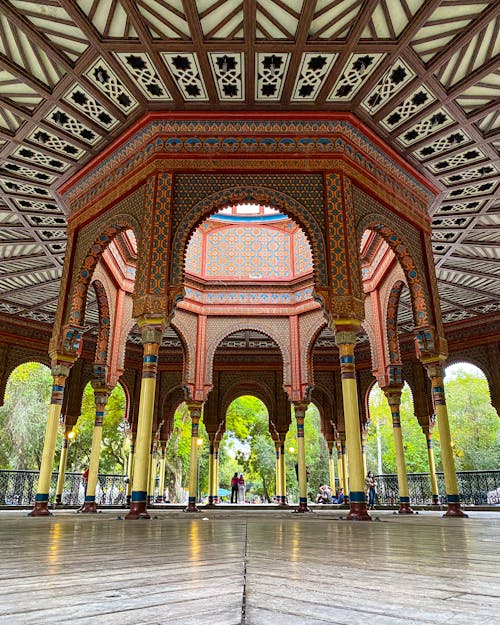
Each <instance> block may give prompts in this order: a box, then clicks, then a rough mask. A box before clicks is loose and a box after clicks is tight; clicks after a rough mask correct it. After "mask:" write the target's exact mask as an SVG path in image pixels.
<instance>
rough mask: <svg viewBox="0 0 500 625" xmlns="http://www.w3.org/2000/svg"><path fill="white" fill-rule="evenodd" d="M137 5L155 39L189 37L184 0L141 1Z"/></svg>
mask: <svg viewBox="0 0 500 625" xmlns="http://www.w3.org/2000/svg"><path fill="white" fill-rule="evenodd" d="M134 4H135V3H134ZM136 4H137V8H138V9H139V11H140V14H141V16H142V18H143V19H144V23H145V25H146V27H147V28H148V30H149V33H150V35H151V37H153V39H187V38H188V37H189V27H188V23H187V20H186V16H185V13H184V9H183V3H182V0H168V2H167V0H141V2H137V3H136ZM197 4H199V3H197ZM203 4H205V2H203Z"/></svg>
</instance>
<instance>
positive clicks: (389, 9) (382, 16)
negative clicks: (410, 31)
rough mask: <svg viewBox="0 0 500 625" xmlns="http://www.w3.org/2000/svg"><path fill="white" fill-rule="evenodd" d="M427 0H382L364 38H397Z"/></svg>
mask: <svg viewBox="0 0 500 625" xmlns="http://www.w3.org/2000/svg"><path fill="white" fill-rule="evenodd" d="M424 2H425V0H391V2H390V3H386V2H385V1H384V0H381V1H380V2H379V3H378V5H377V6H376V7H375V11H374V12H373V14H372V18H371V19H370V21H369V23H368V25H367V27H366V28H365V30H364V31H363V34H362V38H366V39H396V38H397V37H399V35H400V34H401V33H402V32H403V30H404V29H405V28H406V26H407V25H408V22H409V21H410V20H411V19H412V17H413V16H414V15H415V13H416V12H417V11H418V10H419V9H420V7H421V6H422V5H423V4H424Z"/></svg>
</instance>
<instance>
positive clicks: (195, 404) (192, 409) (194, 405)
mask: <svg viewBox="0 0 500 625" xmlns="http://www.w3.org/2000/svg"><path fill="white" fill-rule="evenodd" d="M186 404H187V407H188V410H189V414H190V415H191V421H194V420H195V419H196V420H197V421H199V420H200V419H201V413H202V411H203V402H201V401H188V402H186Z"/></svg>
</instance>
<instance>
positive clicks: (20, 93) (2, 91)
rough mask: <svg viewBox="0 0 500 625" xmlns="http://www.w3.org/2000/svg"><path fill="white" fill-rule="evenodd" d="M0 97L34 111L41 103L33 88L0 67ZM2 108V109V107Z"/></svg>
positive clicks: (40, 97) (40, 98) (39, 96)
mask: <svg viewBox="0 0 500 625" xmlns="http://www.w3.org/2000/svg"><path fill="white" fill-rule="evenodd" d="M0 95H1V97H2V98H5V99H6V100H10V101H11V102H13V103H14V104H18V105H19V106H22V107H24V108H25V109H30V110H31V109H34V108H35V107H36V106H38V105H39V104H40V102H41V101H42V96H41V95H39V94H38V93H37V91H36V89H35V88H34V87H31V86H29V85H28V84H26V83H24V82H22V81H21V80H20V79H19V78H18V77H17V76H15V75H14V74H13V73H12V72H9V71H7V70H6V69H3V68H2V67H0ZM2 108H3V107H2Z"/></svg>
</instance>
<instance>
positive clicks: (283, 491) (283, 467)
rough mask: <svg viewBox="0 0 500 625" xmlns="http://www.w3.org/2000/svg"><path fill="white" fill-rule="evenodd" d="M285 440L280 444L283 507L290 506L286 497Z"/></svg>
mask: <svg viewBox="0 0 500 625" xmlns="http://www.w3.org/2000/svg"><path fill="white" fill-rule="evenodd" d="M285 460H286V458H285V439H283V440H282V441H281V443H280V485H281V501H280V505H281V506H288V497H287V495H286V462H285Z"/></svg>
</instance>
